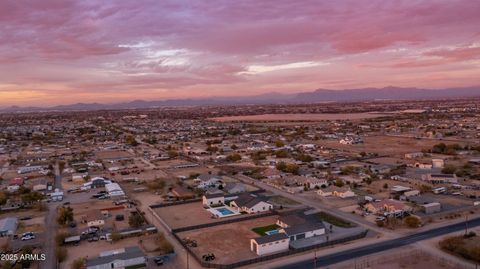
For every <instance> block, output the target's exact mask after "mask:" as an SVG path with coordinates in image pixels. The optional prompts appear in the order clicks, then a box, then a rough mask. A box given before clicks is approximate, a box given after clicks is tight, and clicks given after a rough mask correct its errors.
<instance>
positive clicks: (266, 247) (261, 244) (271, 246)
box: [250, 233, 290, 256]
mask: <svg viewBox="0 0 480 269" xmlns="http://www.w3.org/2000/svg"><path fill="white" fill-rule="evenodd" d="M289 245H290V239H289V237H288V236H287V235H286V234H284V233H277V234H272V235H265V236H262V237H257V238H253V239H250V250H251V251H253V252H255V253H256V254H257V255H259V256H260V255H265V254H270V253H276V252H281V251H287V250H288V249H289Z"/></svg>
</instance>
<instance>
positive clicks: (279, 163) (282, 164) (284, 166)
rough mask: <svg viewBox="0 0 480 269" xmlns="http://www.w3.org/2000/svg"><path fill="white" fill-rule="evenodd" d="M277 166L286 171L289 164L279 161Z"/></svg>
mask: <svg viewBox="0 0 480 269" xmlns="http://www.w3.org/2000/svg"><path fill="white" fill-rule="evenodd" d="M275 168H277V169H278V170H280V171H285V169H286V168H287V164H286V163H285V162H278V163H277V165H275Z"/></svg>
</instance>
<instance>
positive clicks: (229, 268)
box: [173, 230, 368, 269]
mask: <svg viewBox="0 0 480 269" xmlns="http://www.w3.org/2000/svg"><path fill="white" fill-rule="evenodd" d="M367 232H368V231H367V230H365V231H363V232H362V233H360V234H357V235H353V236H349V237H345V238H342V239H337V240H332V241H328V242H324V243H320V244H316V245H312V246H308V247H303V248H298V249H290V250H288V251H284V252H280V253H275V254H271V255H266V256H260V257H256V258H253V259H249V260H243V261H239V262H236V263H231V264H216V263H209V262H205V261H204V260H202V259H201V258H200V257H198V256H197V255H196V254H195V253H194V252H193V251H192V250H191V249H190V248H189V247H187V246H186V245H185V244H184V242H183V241H182V240H181V239H180V237H178V235H177V234H176V233H173V236H174V237H175V238H176V239H177V240H178V241H179V242H180V243H181V244H182V245H183V246H184V248H185V249H186V250H187V251H188V253H189V254H190V255H191V256H192V257H194V258H195V260H196V261H197V262H198V263H199V264H200V265H201V266H203V267H206V268H217V269H233V268H237V267H241V266H246V265H250V264H254V263H259V262H264V261H269V260H273V259H277V258H281V257H285V256H289V255H293V254H298V253H302V252H305V251H309V250H313V249H316V248H321V247H327V246H331V245H335V244H340V243H345V242H348V241H352V240H357V239H360V238H364V237H365V236H366V235H367Z"/></svg>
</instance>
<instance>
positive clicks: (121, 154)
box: [95, 150, 132, 159]
mask: <svg viewBox="0 0 480 269" xmlns="http://www.w3.org/2000/svg"><path fill="white" fill-rule="evenodd" d="M95 156H96V157H97V158H98V159H105V158H129V157H132V154H131V153H129V152H126V151H122V150H106V151H99V152H95Z"/></svg>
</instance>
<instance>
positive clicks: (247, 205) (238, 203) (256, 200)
mask: <svg viewBox="0 0 480 269" xmlns="http://www.w3.org/2000/svg"><path fill="white" fill-rule="evenodd" d="M230 206H231V207H233V208H235V209H236V210H237V211H239V212H246V213H249V214H252V213H259V212H265V211H269V210H272V209H273V205H272V204H270V203H267V202H266V201H265V199H264V198H260V197H258V196H255V195H252V194H250V193H244V194H241V195H239V196H238V198H237V199H235V200H233V201H232V202H231V203H230Z"/></svg>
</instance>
